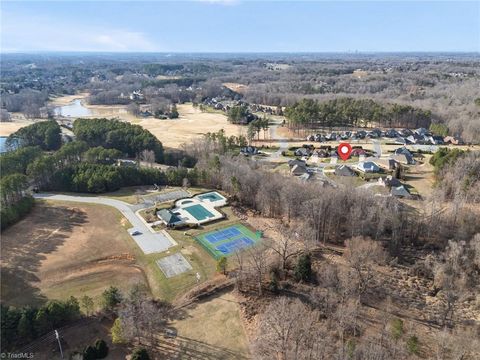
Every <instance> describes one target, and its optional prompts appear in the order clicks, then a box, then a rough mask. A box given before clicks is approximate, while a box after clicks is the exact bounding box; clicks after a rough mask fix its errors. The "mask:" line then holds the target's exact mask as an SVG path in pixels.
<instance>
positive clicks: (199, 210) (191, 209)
mask: <svg viewBox="0 0 480 360" xmlns="http://www.w3.org/2000/svg"><path fill="white" fill-rule="evenodd" d="M183 210H185V211H187V212H188V213H189V214H190V215H192V216H193V217H194V218H195V219H197V220H198V221H202V220H205V219H208V218H213V217H215V215H213V214H212V213H211V212H210V211H208V210H207V209H205V208H204V207H203V206H202V205H200V204H196V205H192V206H188V207H185V208H183Z"/></svg>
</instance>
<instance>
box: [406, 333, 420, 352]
mask: <svg viewBox="0 0 480 360" xmlns="http://www.w3.org/2000/svg"><path fill="white" fill-rule="evenodd" d="M407 349H408V351H409V352H410V353H411V354H418V350H419V343H418V337H416V336H415V335H412V336H410V337H409V338H408V340H407Z"/></svg>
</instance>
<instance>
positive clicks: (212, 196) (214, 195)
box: [198, 191, 223, 201]
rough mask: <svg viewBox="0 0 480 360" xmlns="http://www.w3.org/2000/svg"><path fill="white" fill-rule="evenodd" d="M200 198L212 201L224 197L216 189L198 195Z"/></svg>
mask: <svg viewBox="0 0 480 360" xmlns="http://www.w3.org/2000/svg"><path fill="white" fill-rule="evenodd" d="M198 198H199V199H202V200H210V201H218V200H223V197H221V196H220V194H219V193H217V192H214V191H213V192H209V193H206V194H200V195H198Z"/></svg>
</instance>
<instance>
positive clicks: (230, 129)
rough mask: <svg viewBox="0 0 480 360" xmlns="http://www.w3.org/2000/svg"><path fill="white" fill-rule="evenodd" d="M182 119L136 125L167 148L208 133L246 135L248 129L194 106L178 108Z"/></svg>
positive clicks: (150, 120)
mask: <svg viewBox="0 0 480 360" xmlns="http://www.w3.org/2000/svg"><path fill="white" fill-rule="evenodd" d="M177 109H178V112H179V113H180V117H179V118H178V119H174V120H159V119H152V118H148V119H138V120H137V121H135V123H136V124H139V125H141V126H142V127H144V128H145V129H147V130H149V131H150V132H151V133H152V134H154V135H155V136H156V137H157V138H158V139H159V140H160V141H161V142H162V143H163V145H164V146H166V147H173V148H178V147H180V145H181V144H183V143H187V142H189V141H190V140H192V139H194V138H198V137H200V136H201V135H203V134H206V133H207V132H217V131H219V130H221V129H224V130H225V133H226V135H228V136H230V135H235V136H238V135H241V134H243V133H246V130H247V129H246V127H242V126H240V125H234V124H230V123H229V122H228V120H227V117H226V116H225V115H224V114H219V113H208V112H202V111H200V110H199V109H196V108H194V107H193V106H192V104H181V105H178V106H177Z"/></svg>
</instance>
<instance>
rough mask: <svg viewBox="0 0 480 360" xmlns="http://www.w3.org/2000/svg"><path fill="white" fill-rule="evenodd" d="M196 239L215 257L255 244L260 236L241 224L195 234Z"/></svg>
mask: <svg viewBox="0 0 480 360" xmlns="http://www.w3.org/2000/svg"><path fill="white" fill-rule="evenodd" d="M196 239H197V241H198V242H199V243H200V244H201V245H202V246H203V247H204V248H205V249H206V250H207V251H208V252H209V253H210V254H211V255H212V256H213V257H214V258H215V259H219V258H220V257H222V256H229V255H232V254H233V253H235V251H237V250H242V249H245V248H247V247H250V246H253V245H255V244H256V243H257V242H258V241H259V239H260V236H259V235H256V234H255V233H254V232H253V231H251V230H250V229H248V228H247V227H245V226H244V225H241V224H236V225H233V226H229V227H226V228H223V229H219V230H215V231H211V232H208V233H205V234H200V235H197V236H196Z"/></svg>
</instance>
